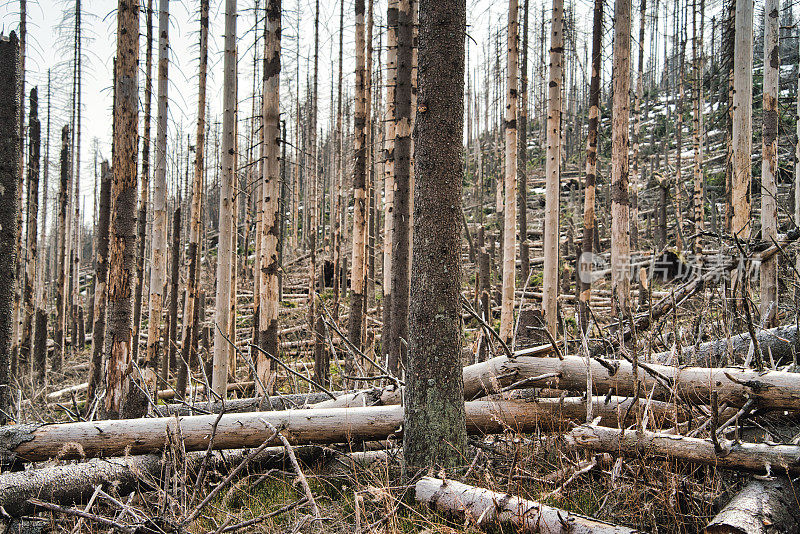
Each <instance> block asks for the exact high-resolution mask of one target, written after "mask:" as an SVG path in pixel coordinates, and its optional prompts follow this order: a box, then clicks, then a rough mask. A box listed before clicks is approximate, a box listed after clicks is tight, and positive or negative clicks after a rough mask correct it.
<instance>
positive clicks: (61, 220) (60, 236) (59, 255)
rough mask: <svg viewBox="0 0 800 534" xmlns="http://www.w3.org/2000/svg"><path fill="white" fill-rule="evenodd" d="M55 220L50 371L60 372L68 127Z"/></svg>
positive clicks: (64, 135)
mask: <svg viewBox="0 0 800 534" xmlns="http://www.w3.org/2000/svg"><path fill="white" fill-rule="evenodd" d="M60 177H61V181H60V186H59V189H58V217H57V218H56V325H55V328H54V332H53V341H54V342H55V350H54V351H53V361H52V369H53V371H55V372H60V371H61V369H62V367H63V366H64V344H65V337H64V336H65V329H66V306H67V302H66V290H67V264H66V256H67V203H68V202H69V198H68V196H67V195H68V194H69V125H65V126H64V127H63V128H62V129H61V167H60Z"/></svg>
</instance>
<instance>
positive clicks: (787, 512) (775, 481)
mask: <svg viewBox="0 0 800 534" xmlns="http://www.w3.org/2000/svg"><path fill="white" fill-rule="evenodd" d="M798 528H800V513H799V511H798V508H797V499H796V498H795V489H794V487H793V483H792V481H791V480H789V479H788V478H786V477H774V478H773V477H770V478H769V479H768V480H752V481H751V482H750V483H749V484H747V486H745V487H744V489H742V490H741V491H740V492H739V493H737V494H736V495H735V496H734V497H733V499H731V501H730V502H729V503H728V504H727V505H726V506H725V508H723V509H722V510H720V512H719V513H718V514H717V515H715V516H714V519H712V520H711V522H710V523H709V524H708V526H707V527H706V529H705V531H704V532H706V533H707V534H729V533H744V534H761V533H765V532H770V533H774V534H779V533H781V534H782V533H785V534H789V533H791V532H797V530H798Z"/></svg>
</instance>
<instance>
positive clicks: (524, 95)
mask: <svg viewBox="0 0 800 534" xmlns="http://www.w3.org/2000/svg"><path fill="white" fill-rule="evenodd" d="M523 5H524V7H523V23H522V72H521V81H520V97H521V98H520V102H519V112H518V113H519V121H518V123H517V128H518V129H519V130H518V131H519V135H518V141H517V145H518V146H519V149H518V151H517V159H518V162H517V166H518V171H517V217H518V219H519V259H520V277H521V280H523V281H525V280H527V278H528V274H529V272H530V269H531V264H530V242H529V241H528V0H524V4H523ZM470 126H471V125H470ZM467 131H469V132H471V131H472V128H471V127H468V128H467ZM469 145H471V143H469V144H468V150H470V149H471V148H470V147H469ZM467 235H469V230H467Z"/></svg>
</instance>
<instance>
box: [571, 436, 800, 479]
mask: <svg viewBox="0 0 800 534" xmlns="http://www.w3.org/2000/svg"><path fill="white" fill-rule="evenodd" d="M567 440H568V443H570V444H572V445H574V446H576V447H578V448H582V449H590V450H594V451H602V452H608V453H610V454H615V455H619V456H631V457H648V456H656V457H666V458H670V459H677V460H685V461H688V462H692V463H697V464H702V465H712V466H715V467H717V468H722V469H734V470H737V471H750V472H754V473H762V474H763V473H765V472H766V473H787V472H788V473H792V474H796V473H798V472H800V461H799V460H798V456H800V446H797V445H775V444H766V443H737V442H733V441H729V440H726V439H724V438H719V441H720V446H721V447H722V449H723V450H722V452H720V453H717V452H716V451H715V450H714V447H715V445H714V443H712V442H711V440H707V439H699V438H688V437H685V436H678V435H675V434H664V433H660V432H648V431H641V430H640V431H636V430H627V431H625V430H624V429H623V430H619V429H616V428H607V427H603V426H596V425H582V426H579V427H577V428H575V429H573V430H572V432H570V433H569V434H568V435H567ZM770 470H771V471H770Z"/></svg>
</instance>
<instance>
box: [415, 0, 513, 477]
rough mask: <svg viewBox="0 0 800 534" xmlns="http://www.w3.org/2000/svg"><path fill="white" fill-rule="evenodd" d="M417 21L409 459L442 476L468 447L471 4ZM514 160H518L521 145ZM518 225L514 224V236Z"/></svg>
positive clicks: (434, 11)
mask: <svg viewBox="0 0 800 534" xmlns="http://www.w3.org/2000/svg"><path fill="white" fill-rule="evenodd" d="M510 4H511V5H512V6H513V7H514V9H513V14H512V15H509V19H510V20H511V17H512V16H513V18H514V19H516V0H511V2H510ZM419 20H420V30H419V88H420V94H419V97H418V98H419V100H418V102H419V103H420V109H419V113H418V114H417V118H416V120H417V124H416V128H415V136H414V146H415V151H416V154H415V171H416V172H415V182H416V183H415V191H414V221H415V226H416V228H415V230H416V231H415V232H414V255H413V268H412V270H411V272H412V275H411V291H412V295H413V297H412V298H411V309H410V321H409V334H410V339H409V350H408V369H407V372H406V384H407V389H406V393H407V395H406V397H405V399H406V404H405V423H404V432H403V450H404V453H405V460H406V462H408V464H409V465H410V466H413V467H424V466H429V467H433V468H436V469H438V468H440V467H445V468H446V467H453V466H456V465H461V464H462V462H463V458H464V454H465V452H466V441H467V433H466V422H465V415H464V402H463V400H464V384H463V379H462V373H461V338H462V332H461V315H460V313H461V305H460V301H459V297H460V291H461V217H462V211H461V186H462V179H463V167H462V164H461V162H462V159H461V154H462V142H463V136H464V132H463V130H464V95H463V87H464V32H465V31H466V1H465V0H448V1H446V2H445V1H440V2H436V3H433V2H423V3H421V4H420V13H419ZM515 41H516V38H515ZM513 45H514V46H513V48H514V49H516V42H514V43H513ZM513 104H514V106H513V107H512V110H513V111H512V113H516V102H514V103H513ZM507 151H511V152H513V154H514V156H516V151H517V144H516V138H514V139H513V144H512V145H511V146H509V147H507ZM513 171H514V176H513V179H514V180H516V169H513ZM513 201H515V198H514V197H512V202H513ZM515 222H516V221H515V219H513V218H512V219H511V226H512V230H511V232H512V234H513V232H514V230H513V226H514V224H515ZM512 276H513V272H512ZM512 298H513V294H512Z"/></svg>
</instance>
